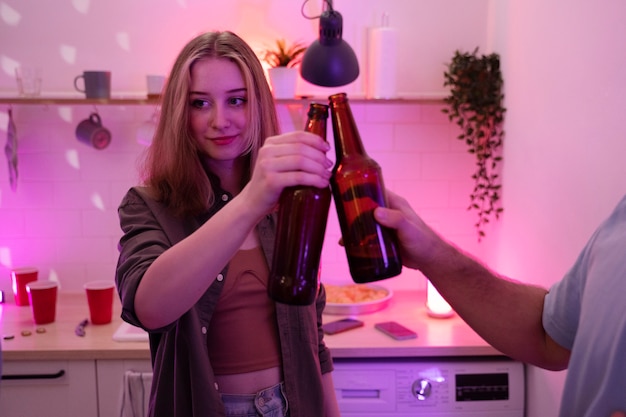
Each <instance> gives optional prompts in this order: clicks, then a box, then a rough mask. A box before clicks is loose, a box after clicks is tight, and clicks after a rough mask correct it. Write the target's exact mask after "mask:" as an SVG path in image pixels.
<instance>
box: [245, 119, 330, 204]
mask: <svg viewBox="0 0 626 417" xmlns="http://www.w3.org/2000/svg"><path fill="white" fill-rule="evenodd" d="M329 149H330V146H329V145H328V143H327V142H326V141H324V140H323V139H322V138H321V137H319V136H318V135H315V134H313V133H309V132H304V131H299V132H290V133H285V134H282V135H278V136H271V137H269V138H267V139H266V141H265V144H264V145H263V146H262V147H261V149H260V150H259V154H258V158H257V161H256V164H255V166H254V170H253V173H252V178H251V179H250V182H249V183H248V184H247V185H246V187H245V188H244V190H243V191H242V195H244V196H245V198H247V199H248V201H249V203H250V204H251V206H252V207H258V208H259V209H261V210H262V211H263V214H266V213H268V212H269V211H271V210H272V209H273V208H274V207H275V205H276V203H277V202H278V199H279V197H280V194H281V193H282V191H283V189H285V188H286V187H293V186H296V185H308V186H313V187H318V188H324V187H328V185H329V179H330V176H331V172H330V170H329V169H330V168H331V167H332V165H333V163H332V161H331V160H329V159H328V158H327V157H326V152H328V150H329Z"/></svg>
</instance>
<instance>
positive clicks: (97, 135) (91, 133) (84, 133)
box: [76, 113, 111, 149]
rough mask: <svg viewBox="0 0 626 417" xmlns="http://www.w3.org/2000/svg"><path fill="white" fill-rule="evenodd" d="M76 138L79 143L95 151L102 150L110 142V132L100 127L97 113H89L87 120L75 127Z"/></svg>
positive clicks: (100, 122)
mask: <svg viewBox="0 0 626 417" xmlns="http://www.w3.org/2000/svg"><path fill="white" fill-rule="evenodd" d="M76 137H77V138H78V140H79V141H81V142H83V143H85V144H87V145H89V146H91V147H94V148H96V149H104V148H106V147H107V146H109V143H110V142H111V132H109V130H108V129H107V128H105V127H104V126H102V121H101V120H100V115H99V114H98V113H91V114H90V115H89V118H87V119H85V120H83V121H82V122H80V123H79V124H78V126H76Z"/></svg>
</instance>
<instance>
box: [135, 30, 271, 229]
mask: <svg viewBox="0 0 626 417" xmlns="http://www.w3.org/2000/svg"><path fill="white" fill-rule="evenodd" d="M203 58H225V59H229V60H230V61H232V62H234V63H235V64H236V65H237V66H238V67H239V69H240V70H241V73H242V75H243V79H244V82H245V86H246V88H247V90H248V102H247V106H246V110H247V119H248V123H247V129H246V132H245V140H246V141H247V147H246V152H245V153H244V155H242V157H247V158H248V161H249V165H248V170H247V172H246V173H245V174H244V178H243V182H244V184H245V183H247V182H248V181H249V180H250V176H251V174H252V170H253V167H254V164H255V162H256V157H257V154H258V151H259V148H260V147H261V146H262V145H263V143H264V141H265V138H267V137H268V136H272V135H276V134H278V133H279V125H278V119H277V116H276V108H275V106H274V99H273V97H272V93H271V91H270V88H269V85H268V84H267V80H266V78H265V74H264V72H263V67H262V66H261V63H260V62H259V59H258V57H257V56H256V54H255V53H254V51H253V50H252V49H251V48H250V46H249V45H248V44H247V43H246V42H245V41H244V40H243V39H241V38H240V37H239V36H237V35H235V34H234V33H232V32H228V31H224V32H208V33H204V34H201V35H199V36H197V37H195V38H194V39H192V40H191V41H190V42H189V43H187V45H185V47H184V48H183V49H182V50H181V52H180V53H179V55H178V57H177V58H176V61H175V62H174V65H173V67H172V70H171V72H170V75H169V78H168V81H167V85H166V87H165V90H164V93H163V100H162V104H161V117H160V119H159V122H158V125H157V128H156V131H155V134H154V139H153V141H152V144H151V145H150V147H149V148H148V149H147V151H146V154H145V159H144V161H143V166H142V179H143V182H144V183H145V185H147V186H148V187H149V188H150V190H151V192H152V193H153V194H154V198H156V199H157V200H159V201H161V202H162V203H164V204H165V205H166V206H167V207H168V208H169V209H170V210H171V212H172V214H174V215H176V216H180V217H183V216H188V215H191V216H193V215H197V214H200V213H203V212H205V211H206V210H207V209H208V208H209V207H210V206H211V205H212V204H213V202H214V201H215V195H214V192H213V188H212V186H211V180H210V179H209V177H208V176H207V173H206V171H205V168H204V167H203V165H202V163H201V159H200V155H199V150H198V147H197V144H196V142H195V141H194V139H193V138H192V135H191V131H190V127H189V97H188V94H189V88H190V84H191V67H192V66H193V64H194V63H195V62H196V61H198V60H200V59H203Z"/></svg>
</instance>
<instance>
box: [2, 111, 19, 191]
mask: <svg viewBox="0 0 626 417" xmlns="http://www.w3.org/2000/svg"><path fill="white" fill-rule="evenodd" d="M4 154H5V155H6V157H7V162H8V163H9V182H10V183H11V190H13V192H15V191H16V190H17V130H16V129H15V123H14V122H13V110H12V109H9V125H8V127H7V143H6V145H5V146H4Z"/></svg>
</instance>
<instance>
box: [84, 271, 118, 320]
mask: <svg viewBox="0 0 626 417" xmlns="http://www.w3.org/2000/svg"><path fill="white" fill-rule="evenodd" d="M114 289H115V283H114V282H113V281H91V282H88V283H86V284H85V291H86V292H87V304H89V317H90V319H91V324H107V323H111V320H112V319H113V290H114Z"/></svg>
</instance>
